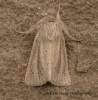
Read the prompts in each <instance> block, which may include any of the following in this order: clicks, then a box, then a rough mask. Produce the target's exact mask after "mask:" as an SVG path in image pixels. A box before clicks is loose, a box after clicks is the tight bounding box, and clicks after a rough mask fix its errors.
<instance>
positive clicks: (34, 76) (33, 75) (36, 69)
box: [25, 33, 47, 86]
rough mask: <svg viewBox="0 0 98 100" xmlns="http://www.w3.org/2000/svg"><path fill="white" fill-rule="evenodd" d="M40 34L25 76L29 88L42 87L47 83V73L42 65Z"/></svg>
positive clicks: (35, 42)
mask: <svg viewBox="0 0 98 100" xmlns="http://www.w3.org/2000/svg"><path fill="white" fill-rule="evenodd" d="M40 40H41V38H40V34H38V33H37V35H36V37H35V40H34V43H33V47H32V50H31V54H30V59H29V62H28V67H27V71H26V75H25V84H26V85H28V86H41V85H43V84H45V83H46V81H47V79H46V77H45V72H44V69H43V66H42V63H41V59H43V58H41V56H40V52H41V49H40V46H41V42H40Z"/></svg>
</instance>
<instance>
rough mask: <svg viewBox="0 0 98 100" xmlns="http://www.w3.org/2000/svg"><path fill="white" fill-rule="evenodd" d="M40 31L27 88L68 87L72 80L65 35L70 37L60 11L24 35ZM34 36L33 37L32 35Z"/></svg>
mask: <svg viewBox="0 0 98 100" xmlns="http://www.w3.org/2000/svg"><path fill="white" fill-rule="evenodd" d="M35 29H37V34H36V36H35V39H34V42H33V46H32V50H31V54H30V59H29V62H28V67H27V71H26V74H25V84H26V85H28V86H42V85H43V84H45V83H46V82H47V81H49V82H50V83H51V84H53V85H56V86H68V85H70V84H71V77H70V74H69V70H68V59H67V51H66V45H65V38H64V34H66V35H68V36H69V37H70V38H71V39H73V40H76V39H75V38H73V37H71V36H70V35H69V33H68V30H67V28H66V26H65V25H64V23H63V21H62V20H61V18H60V15H59V10H58V12H57V15H56V17H54V16H52V15H49V16H47V17H44V18H43V19H41V20H40V21H38V22H37V23H36V24H35V25H33V26H32V27H31V28H30V29H29V30H28V31H26V32H19V31H17V32H19V33H25V34H26V35H27V34H29V33H31V32H33V31H34V30H35ZM32 34H33V33H32Z"/></svg>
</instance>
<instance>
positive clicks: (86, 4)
mask: <svg viewBox="0 0 98 100" xmlns="http://www.w3.org/2000/svg"><path fill="white" fill-rule="evenodd" d="M58 4H60V5H61V9H60V15H61V18H62V20H63V22H64V23H65V24H66V25H67V28H68V31H69V33H70V35H71V36H72V37H75V38H77V39H82V41H81V42H76V41H73V40H71V39H70V38H69V37H67V36H65V39H66V40H65V41H66V48H67V52H68V61H69V72H70V75H71V79H72V84H71V85H70V86H68V87H56V86H52V85H51V84H50V83H47V84H46V85H43V86H42V87H27V86H26V85H25V84H24V76H25V72H26V68H27V64H28V60H29V56H30V52H31V48H32V45H33V40H34V37H35V35H36V31H34V32H35V35H32V34H30V35H27V37H26V38H25V39H23V36H24V35H21V34H19V33H16V32H15V31H14V29H15V28H16V29H17V30H20V31H26V30H28V29H29V28H30V27H31V26H32V25H34V24H35V23H36V22H38V21H39V20H40V19H41V18H43V17H45V16H46V15H47V14H49V13H51V14H52V15H56V13H57V9H58ZM52 92H53V93H58V92H61V94H60V93H59V94H53V93H52ZM88 92H89V93H88ZM42 93H43V94H42ZM47 93H52V94H47ZM63 93H66V94H63ZM67 93H68V94H67ZM80 93H83V94H80ZM86 93H87V94H86ZM39 99H40V100H54V99H56V100H97V99H98V0H0V100H39Z"/></svg>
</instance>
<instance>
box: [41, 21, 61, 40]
mask: <svg viewBox="0 0 98 100" xmlns="http://www.w3.org/2000/svg"><path fill="white" fill-rule="evenodd" d="M39 34H40V37H42V38H43V40H47V41H48V40H57V39H59V38H60V35H61V30H60V28H59V26H58V25H57V23H56V22H52V20H50V21H48V22H46V23H44V24H43V26H42V27H41V28H40V30H39Z"/></svg>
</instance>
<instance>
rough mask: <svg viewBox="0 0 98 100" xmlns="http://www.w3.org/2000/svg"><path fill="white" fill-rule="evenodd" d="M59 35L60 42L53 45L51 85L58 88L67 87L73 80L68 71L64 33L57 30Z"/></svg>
mask: <svg viewBox="0 0 98 100" xmlns="http://www.w3.org/2000/svg"><path fill="white" fill-rule="evenodd" d="M57 32H60V33H57V34H59V39H58V41H54V42H53V43H52V56H53V62H52V64H53V65H52V77H51V83H52V84H53V85H56V86H67V85H70V83H71V78H70V75H69V71H68V60H67V51H66V46H65V39H64V36H63V33H62V31H61V29H60V31H58V30H57Z"/></svg>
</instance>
